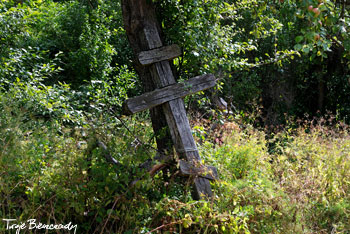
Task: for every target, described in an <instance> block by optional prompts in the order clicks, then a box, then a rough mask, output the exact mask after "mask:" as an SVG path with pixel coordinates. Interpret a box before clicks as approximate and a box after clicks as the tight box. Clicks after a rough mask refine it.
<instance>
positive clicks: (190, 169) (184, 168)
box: [179, 160, 218, 180]
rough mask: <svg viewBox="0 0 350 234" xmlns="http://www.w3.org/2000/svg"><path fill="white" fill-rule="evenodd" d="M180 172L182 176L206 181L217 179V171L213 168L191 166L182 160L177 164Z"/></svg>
mask: <svg viewBox="0 0 350 234" xmlns="http://www.w3.org/2000/svg"><path fill="white" fill-rule="evenodd" d="M179 166H180V172H181V174H183V175H189V176H199V177H203V178H206V179H208V180H216V179H218V171H217V169H216V168H215V167H212V166H205V165H200V164H199V165H193V164H191V163H189V162H186V161H184V160H180V162H179Z"/></svg>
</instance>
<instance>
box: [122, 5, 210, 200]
mask: <svg viewBox="0 0 350 234" xmlns="http://www.w3.org/2000/svg"><path fill="white" fill-rule="evenodd" d="M122 6H123V17H124V25H125V28H126V31H127V34H128V38H129V41H130V43H131V46H132V47H133V49H134V51H135V52H136V53H137V60H138V61H136V64H139V65H137V69H138V70H139V71H144V70H145V69H148V70H149V71H150V74H151V78H152V80H153V83H154V84H155V86H156V89H155V90H154V91H151V92H148V93H145V94H143V95H141V96H138V97H134V98H131V99H128V100H127V101H126V102H125V103H124V108H125V110H126V111H127V112H128V113H129V114H133V113H136V112H139V111H143V110H146V109H150V108H153V107H156V106H159V105H161V107H162V109H163V111H164V114H165V118H166V121H167V125H168V126H169V129H170V133H171V138H172V141H173V144H174V147H175V150H176V152H177V154H178V155H179V158H180V159H184V160H181V161H180V171H181V172H182V173H183V174H185V175H193V176H194V194H193V195H194V198H195V199H201V198H206V197H207V198H208V197H211V196H212V190H211V186H210V182H209V180H212V179H215V178H216V176H217V171H216V168H214V167H210V166H209V167H208V166H204V165H201V158H200V156H199V153H198V149H197V147H196V143H195V141H194V139H193V136H192V131H191V128H190V124H189V121H188V119H187V115H186V110H185V106H184V102H183V100H182V97H184V96H187V95H190V94H193V93H196V92H199V91H202V90H205V89H208V88H211V87H213V86H215V84H216V80H215V77H214V76H213V75H202V76H198V77H194V78H192V79H189V80H188V81H186V82H184V83H176V81H175V78H174V75H173V72H172V70H171V67H170V63H169V60H171V59H173V58H176V57H178V56H180V55H181V49H180V48H179V46H177V45H171V46H163V44H162V41H161V38H160V35H159V27H158V25H159V24H158V22H157V20H156V16H155V10H154V8H153V6H152V3H150V2H148V1H146V0H122ZM145 48H146V49H145ZM140 49H141V50H140ZM140 66H141V67H140ZM142 67H143V68H142ZM141 75H142V74H141ZM141 78H145V77H141ZM143 80H144V79H143Z"/></svg>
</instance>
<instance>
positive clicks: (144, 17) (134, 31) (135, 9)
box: [122, 0, 172, 153]
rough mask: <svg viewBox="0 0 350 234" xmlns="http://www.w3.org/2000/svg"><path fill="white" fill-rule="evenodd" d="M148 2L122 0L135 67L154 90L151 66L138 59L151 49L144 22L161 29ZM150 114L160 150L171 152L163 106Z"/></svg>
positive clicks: (124, 19)
mask: <svg viewBox="0 0 350 234" xmlns="http://www.w3.org/2000/svg"><path fill="white" fill-rule="evenodd" d="M148 2H149V1H147V0H122V11H123V21H124V28H125V30H126V34H127V36H128V39H129V43H130V46H131V48H132V49H133V51H134V67H135V70H136V72H137V73H138V75H139V77H140V79H141V82H142V85H143V87H144V92H150V91H153V90H154V89H155V88H156V86H155V84H154V82H153V81H152V76H151V73H150V69H149V67H147V66H143V65H142V64H140V62H139V61H138V59H137V54H138V53H140V52H142V51H146V50H149V49H150V48H149V47H148V44H147V41H146V38H145V35H144V31H143V28H144V25H143V24H144V22H148V23H150V22H151V23H154V24H156V25H157V27H158V29H159V31H160V27H159V25H158V23H157V19H156V18H155V15H156V14H155V8H154V6H153V4H149V3H148ZM150 114H151V120H152V126H153V130H154V133H155V136H156V142H157V148H158V151H159V152H162V153H164V152H168V153H170V152H171V151H172V141H171V135H170V132H169V129H168V127H167V122H166V118H165V115H164V112H163V108H162V107H161V106H157V107H154V108H152V109H151V110H150Z"/></svg>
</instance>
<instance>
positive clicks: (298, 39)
mask: <svg viewBox="0 0 350 234" xmlns="http://www.w3.org/2000/svg"><path fill="white" fill-rule="evenodd" d="M303 39H304V37H303V36H297V37H296V38H295V42H296V43H300V42H301V41H302V40H303Z"/></svg>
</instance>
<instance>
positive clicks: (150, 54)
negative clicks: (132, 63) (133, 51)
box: [137, 45, 181, 65]
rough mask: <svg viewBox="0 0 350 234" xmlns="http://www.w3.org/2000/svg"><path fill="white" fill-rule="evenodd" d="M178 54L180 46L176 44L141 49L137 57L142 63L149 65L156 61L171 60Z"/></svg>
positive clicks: (179, 53)
mask: <svg viewBox="0 0 350 234" xmlns="http://www.w3.org/2000/svg"><path fill="white" fill-rule="evenodd" d="M180 55H181V48H180V47H179V46H178V45H170V46H163V47H160V48H156V49H152V50H148V51H142V52H140V53H139V54H138V56H137V57H138V59H139V62H140V63H141V64H142V65H149V64H153V63H156V62H161V61H165V60H171V59H174V58H177V57H179V56H180Z"/></svg>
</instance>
